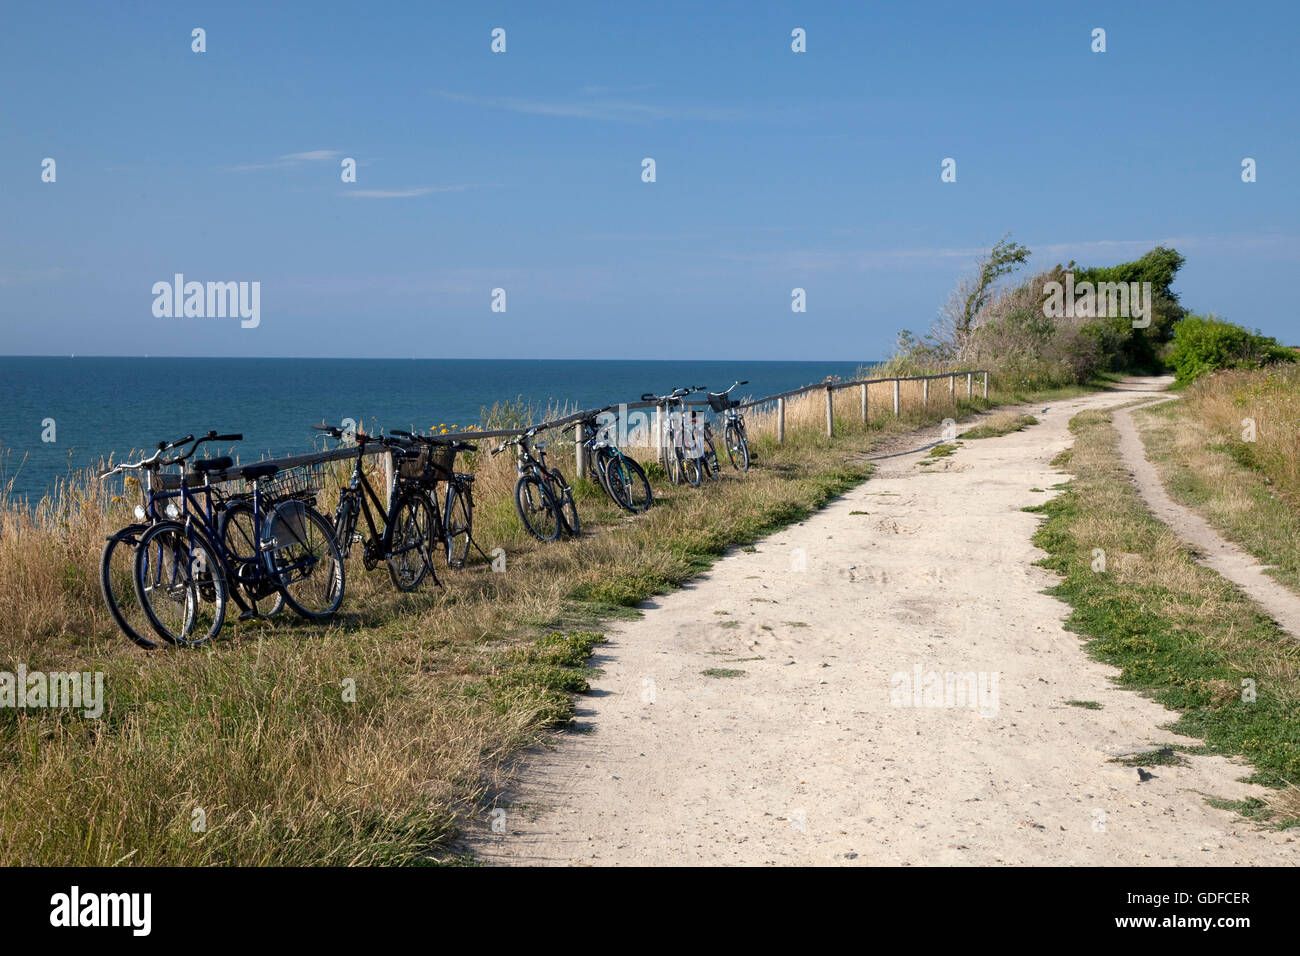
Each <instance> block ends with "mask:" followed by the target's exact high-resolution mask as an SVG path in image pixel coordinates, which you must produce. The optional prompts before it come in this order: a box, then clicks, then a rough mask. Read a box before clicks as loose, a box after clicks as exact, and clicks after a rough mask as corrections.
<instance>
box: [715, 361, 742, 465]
mask: <svg viewBox="0 0 1300 956" xmlns="http://www.w3.org/2000/svg"><path fill="white" fill-rule="evenodd" d="M748 384H749V381H748V380H746V381H743V382H736V383H735V384H733V385H732V386H731V388H729V389H727V390H726V391H725V392H709V395H708V398H709V407H710V408H712V409H713V410H714V411H715V412H717V413H718V414H719V415H721V416H722V420H723V432H722V439H723V444H724V445H725V446H726V449H727V457H728V458H730V459H731V465H732V467H733V468H735V469H737V470H738V471H749V438H748V436H746V434H745V419H744V417H743V416H742V415H741V414H740V402H738V401H736V400H735V399H734V398H732V397H731V392H732V389H734V388H735V387H736V386H737V385H748ZM714 457H715V459H716V457H717V456H716V454H715V455H714Z"/></svg>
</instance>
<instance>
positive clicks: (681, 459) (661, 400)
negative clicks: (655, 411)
mask: <svg viewBox="0 0 1300 956" xmlns="http://www.w3.org/2000/svg"><path fill="white" fill-rule="evenodd" d="M702 391H704V386H703V385H694V386H690V387H683V388H675V389H673V390H672V392H670V393H669V394H667V395H652V394H650V393H649V392H646V393H645V394H644V395H642V396H641V401H643V402H654V403H656V404H657V405H659V406H661V407H662V408H663V410H664V422H665V426H666V427H665V429H664V430H663V431H662V432H661V453H662V455H663V458H664V469H665V470H666V471H667V472H668V480H669V481H671V482H672V483H673V484H674V485H680V484H681V483H682V482H683V481H685V482H687V483H689V484H690V485H691V487H693V488H698V487H699V486H700V480H701V478H702V477H703V474H704V471H703V467H702V466H701V464H700V458H701V457H702V456H703V454H704V451H703V440H702V438H701V436H700V434H699V431H698V429H697V427H696V423H695V420H694V417H693V416H692V421H691V424H690V426H689V430H688V426H687V422H686V397H687V396H688V395H691V394H693V393H694V392H702ZM674 405H676V406H677V411H673V406H674Z"/></svg>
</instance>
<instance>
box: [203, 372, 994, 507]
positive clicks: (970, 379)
mask: <svg viewBox="0 0 1300 956" xmlns="http://www.w3.org/2000/svg"><path fill="white" fill-rule="evenodd" d="M976 375H979V376H982V379H983V380H982V382H981V390H982V394H983V397H984V398H988V395H989V373H988V370H987V369H966V370H962V371H954V372H944V373H942V374H940V375H908V376H902V377H895V378H865V379H855V380H853V381H849V382H832V381H825V382H818V383H816V384H813V385H805V386H803V387H801V388H794V389H791V390H790V391H788V392H781V393H779V394H777V395H765V396H764V397H762V398H754V399H750V400H749V401H747V402H742V403H741V404H740V405H739V406H738V407H739V408H742V409H743V408H757V407H759V406H762V405H770V404H772V403H773V402H775V403H776V440H777V441H778V442H784V441H785V411H786V403H787V402H788V401H789V400H790V399H791V398H795V397H797V396H800V395H806V394H808V393H809V392H817V391H824V392H825V393H826V434H827V435H828V436H834V434H835V393H836V392H841V391H844V390H845V389H850V388H857V389H860V390H861V396H860V401H861V410H862V411H861V413H862V421H863V423H866V422H868V421H869V420H870V418H869V413H870V409H869V407H868V400H867V393H868V389H869V388H870V386H872V385H882V384H887V383H891V382H892V383H893V414H894V416H896V417H897V416H898V415H901V414H902V391H901V388H902V383H903V382H921V383H922V386H921V407H922V408H925V407H927V406H928V405H929V403H930V383H931V382H933V381H939V380H942V379H947V380H948V399H949V401H950V402H954V403H955V402H956V399H957V379H958V378H959V377H965V379H966V398H967V399H971V398H974V394H975V392H974V389H975V376H976ZM684 404H686V405H688V406H701V405H708V404H709V403H708V400H707V399H702V398H701V399H695V398H688V399H687V400H686V401H685V403H684ZM648 408H653V409H655V410H656V416H655V426H654V435H655V436H656V438H657V437H658V436H660V435H662V427H663V426H662V421H663V419H662V416H661V414H660V413H661V411H662V408H663V406H662V404H661V403H659V402H642V401H636V402H626V403H623V404H620V405H606V406H604V407H603V408H595V409H587V410H585V411H580V412H574V413H573V414H571V415H565V416H564V417H562V418H557V419H554V420H553V421H548V422H541V423H539V424H537V425H530V426H527V427H525V428H506V429H496V430H483V431H464V432H456V433H454V434H451V435H447V436H446V437H447V438H456V439H461V440H465V441H478V440H480V439H488V438H513V437H514V436H516V435H522V434H523V433H524V432H525V431H528V430H529V429H530V428H536V429H537V430H538V431H549V430H552V429H557V428H565V427H567V426H570V425H572V426H574V446H575V447H574V455H575V459H574V465H575V468H576V470H577V473H578V477H579V478H585V477H586V476H587V473H588V463H587V458H586V454H585V452H586V448H585V446H584V444H583V441H584V438H585V436H584V435H583V422H586V421H588V420H590V419H591V418H593V417H595V416H597V415H600V414H601V413H603V412H608V411H611V410H614V409H618V410H619V411H623V410H634V409H648ZM662 444H663V443H662V442H658V441H657V445H658V446H659V447H660V448H662ZM386 451H387V449H385V448H384V447H383V446H382V445H375V446H372V447H370V448H367V449H366V454H385V453H386ZM356 453H357V450H356V448H355V447H347V446H344V447H340V448H334V449H331V450H329V451H317V452H308V453H306V454H302V455H290V456H288V457H285V458H273V459H267V460H266V461H265V462H258V464H263V463H273V464H276V465H278V466H279V467H280V469H281V470H284V469H286V468H293V467H296V466H301V465H314V464H318V463H321V462H327V461H339V460H341V459H344V458H352V457H354V456H355V455H356ZM388 457H389V459H390V460H389V462H388V467H387V468H386V469H385V470H386V472H387V474H388V477H389V483H390V485H391V481H392V473H393V469H392V466H391V455H390V456H388ZM247 464H249V463H247V462H245V463H241V464H240V465H238V466H236V467H234V468H231V469H228V470H227V471H224V472H217V471H214V472H212V473H211V480H212V481H213V482H221V481H233V480H235V479H237V478H239V472H240V469H241V468H244V467H246V466H247Z"/></svg>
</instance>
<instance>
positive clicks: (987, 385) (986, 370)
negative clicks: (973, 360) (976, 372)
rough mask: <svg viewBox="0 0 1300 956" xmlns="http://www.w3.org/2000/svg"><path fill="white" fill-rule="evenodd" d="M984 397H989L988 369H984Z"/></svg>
mask: <svg viewBox="0 0 1300 956" xmlns="http://www.w3.org/2000/svg"><path fill="white" fill-rule="evenodd" d="M984 397H985V398H988V397H989V370H988V369H985V370H984Z"/></svg>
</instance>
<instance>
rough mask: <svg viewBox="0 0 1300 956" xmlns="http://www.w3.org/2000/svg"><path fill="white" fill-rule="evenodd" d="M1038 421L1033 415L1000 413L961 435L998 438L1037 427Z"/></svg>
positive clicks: (964, 436)
mask: <svg viewBox="0 0 1300 956" xmlns="http://www.w3.org/2000/svg"><path fill="white" fill-rule="evenodd" d="M1037 424H1038V419H1037V418H1035V417H1034V416H1033V415H1021V414H1019V413H1017V412H999V413H998V414H996V415H992V416H990V417H989V419H988V421H985V422H983V423H981V424H979V425H976V426H975V427H974V428H970V429H967V430H966V431H964V432H962V433H961V437H962V438H998V437H1000V436H1002V435H1010V434H1011V433H1012V432H1018V431H1024V430H1025V429H1026V428H1028V427H1029V426H1030V425H1037Z"/></svg>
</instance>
